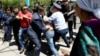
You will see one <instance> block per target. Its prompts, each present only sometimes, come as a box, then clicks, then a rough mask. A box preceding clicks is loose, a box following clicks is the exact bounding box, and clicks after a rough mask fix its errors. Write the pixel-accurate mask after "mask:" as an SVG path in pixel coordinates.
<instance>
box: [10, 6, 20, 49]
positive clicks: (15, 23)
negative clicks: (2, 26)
mask: <svg viewBox="0 0 100 56" xmlns="http://www.w3.org/2000/svg"><path fill="white" fill-rule="evenodd" d="M12 10H13V19H12V20H11V21H10V25H12V27H13V34H14V39H15V42H16V44H17V46H18V50H20V47H19V41H18V32H19V27H20V22H19V20H18V19H16V16H17V14H18V12H19V8H18V7H16V6H14V7H13V9H12Z"/></svg>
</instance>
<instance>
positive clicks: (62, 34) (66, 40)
mask: <svg viewBox="0 0 100 56" xmlns="http://www.w3.org/2000/svg"><path fill="white" fill-rule="evenodd" d="M57 32H58V33H59V34H60V35H61V37H62V38H63V40H64V42H65V43H66V44H67V46H69V41H68V38H67V37H66V34H67V32H68V29H63V30H57Z"/></svg>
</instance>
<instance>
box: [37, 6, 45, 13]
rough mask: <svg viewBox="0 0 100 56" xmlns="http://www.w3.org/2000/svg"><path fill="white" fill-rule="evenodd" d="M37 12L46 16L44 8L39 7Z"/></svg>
mask: <svg viewBox="0 0 100 56" xmlns="http://www.w3.org/2000/svg"><path fill="white" fill-rule="evenodd" d="M37 11H38V13H39V14H41V15H44V8H43V7H42V6H38V8H37Z"/></svg>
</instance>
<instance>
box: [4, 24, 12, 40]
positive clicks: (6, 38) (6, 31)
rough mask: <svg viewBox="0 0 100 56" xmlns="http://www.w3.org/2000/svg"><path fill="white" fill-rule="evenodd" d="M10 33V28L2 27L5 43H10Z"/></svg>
mask: <svg viewBox="0 0 100 56" xmlns="http://www.w3.org/2000/svg"><path fill="white" fill-rule="evenodd" d="M11 31H12V27H11V26H8V25H4V32H5V34H4V40H5V41H10V40H11V37H12V36H11Z"/></svg>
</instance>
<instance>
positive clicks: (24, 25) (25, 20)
mask: <svg viewBox="0 0 100 56" xmlns="http://www.w3.org/2000/svg"><path fill="white" fill-rule="evenodd" d="M24 15H25V16H28V17H29V18H23V19H21V20H20V27H22V28H27V27H28V26H29V24H30V19H31V18H32V13H30V12H27V13H25V14H23V13H22V12H21V11H20V12H19V13H18V15H17V16H19V17H23V16H24Z"/></svg>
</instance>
